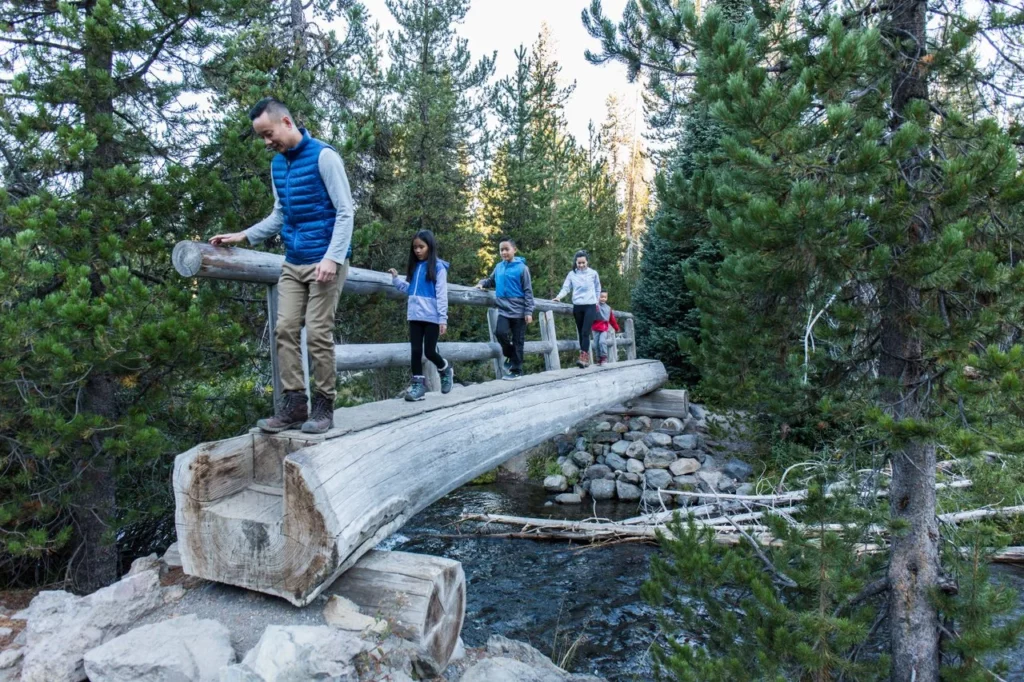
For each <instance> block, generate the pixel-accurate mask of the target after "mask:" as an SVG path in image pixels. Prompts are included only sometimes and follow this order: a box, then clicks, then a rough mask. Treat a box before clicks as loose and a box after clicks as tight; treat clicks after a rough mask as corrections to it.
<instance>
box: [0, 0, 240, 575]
mask: <svg viewBox="0 0 1024 682" xmlns="http://www.w3.org/2000/svg"><path fill="white" fill-rule="evenodd" d="M246 4H247V3H242V2H234V1H233V0H223V1H221V0H209V1H204V2H189V3H179V2H171V3H166V2H161V3H152V2H144V1H141V0H139V1H133V2H117V3H115V2H111V0H87V1H85V2H80V3H74V4H69V3H60V4H58V3H27V2H14V3H7V4H5V5H4V6H3V8H2V9H0V26H2V27H3V29H4V30H3V31H2V32H0V50H2V51H0V60H2V62H3V68H4V69H5V70H7V71H11V70H14V71H15V72H16V74H17V75H16V76H15V77H14V79H13V80H11V81H0V149H2V150H3V161H2V162H0V163H2V171H3V175H4V177H5V179H6V180H5V188H4V189H3V190H0V292H2V294H0V299H2V300H3V301H4V302H5V303H4V314H3V315H2V316H0V340H2V341H0V343H2V346H3V348H4V357H3V359H2V360H0V410H2V413H3V417H2V418H0V441H2V442H3V449H2V450H0V470H2V471H3V472H4V474H3V477H2V478H0V560H2V568H0V570H2V571H3V576H4V582H9V581H18V580H20V576H22V575H23V572H24V571H26V570H28V571H29V573H30V574H31V573H33V572H34V573H35V576H34V577H35V579H37V580H41V581H46V580H52V579H54V578H56V577H57V576H63V575H68V576H70V579H71V582H72V584H73V586H74V587H75V588H76V589H78V590H81V591H88V590H92V589H95V588H97V587H100V586H102V585H104V584H106V583H108V582H110V581H112V580H113V579H114V578H115V577H116V575H117V572H118V568H119V567H118V555H117V548H116V545H115V538H116V536H117V532H118V530H119V528H120V527H121V526H122V525H123V524H125V523H129V522H131V521H133V520H136V519H138V518H140V517H145V516H147V515H149V514H159V513H160V512H161V511H162V510H163V509H165V507H164V506H163V505H165V504H166V502H167V492H166V474H167V471H168V466H169V464H170V461H171V458H172V456H173V454H174V453H176V452H178V451H180V449H181V445H182V443H181V441H179V440H178V438H179V436H180V437H181V439H182V440H188V441H190V444H191V443H192V442H194V440H195V436H197V435H201V434H203V433H204V431H207V430H208V429H210V427H211V426H212V427H213V428H215V429H216V428H218V425H219V428H224V427H225V423H224V422H222V421H220V420H224V419H226V420H227V426H228V428H230V427H231V425H232V423H234V426H235V427H237V426H240V425H241V424H240V421H241V420H238V415H237V414H236V415H235V416H234V417H232V416H231V412H230V411H229V409H228V408H229V407H230V405H231V401H230V398H231V396H221V399H222V400H221V401H220V402H216V403H210V402H209V401H207V400H206V398H207V397H208V394H207V393H206V392H205V390H204V382H205V381H208V380H211V379H213V378H214V377H218V376H220V372H221V371H222V370H223V371H224V372H225V376H224V378H230V377H231V376H232V374H231V372H232V369H233V368H232V363H231V362H230V361H229V360H228V359H227V358H229V357H230V355H229V354H228V353H226V352H224V351H225V350H227V349H228V348H230V347H233V346H235V344H237V343H238V340H239V338H238V337H239V333H240V329H239V327H238V326H237V325H236V324H233V323H232V322H230V318H225V317H222V316H221V315H220V314H219V313H218V312H217V308H218V306H219V304H218V303H217V302H216V301H215V300H214V297H213V296H211V295H210V294H209V293H207V292H205V291H203V290H199V291H193V290H191V289H190V288H189V287H188V286H187V285H186V283H185V282H183V281H182V280H181V279H180V278H178V277H177V275H175V274H174V273H173V270H172V269H171V268H170V262H169V261H170V253H171V248H172V247H173V245H174V243H175V241H176V240H177V239H179V238H185V237H187V236H191V232H190V228H189V225H188V224H187V223H186V221H185V219H184V218H183V215H182V211H181V209H180V207H181V206H182V205H185V204H187V203H188V196H189V194H190V193H191V192H192V191H193V190H194V189H195V187H194V185H193V180H194V178H193V176H192V175H191V173H190V171H189V170H188V168H187V167H185V166H183V165H181V162H182V161H183V160H184V159H185V158H186V156H187V155H188V154H190V153H192V152H193V151H194V150H193V149H191V148H190V146H189V145H190V144H191V142H192V140H194V139H195V137H196V132H197V131H196V130H195V128H194V125H193V119H192V117H191V113H192V111H191V108H190V107H189V106H188V105H187V104H186V103H185V100H184V99H183V96H184V95H185V94H187V93H188V92H189V91H190V89H192V88H194V87H195V86H196V84H197V83H199V82H200V80H201V79H200V76H201V71H202V67H203V66H204V65H205V64H206V63H207V62H208V60H209V58H210V55H211V54H213V53H216V52H217V50H218V49H219V45H220V44H222V41H223V40H225V39H226V37H227V36H226V34H227V33H228V32H230V31H231V30H232V29H233V27H234V26H236V25H237V22H241V21H244V20H245V18H246V15H245V12H246ZM225 398H227V399H228V400H226V401H225V400H224V399H225ZM198 413H202V414H203V415H204V416H201V417H197V414H198ZM243 418H244V416H243ZM65 569H66V572H65ZM40 572H41V573H40Z"/></svg>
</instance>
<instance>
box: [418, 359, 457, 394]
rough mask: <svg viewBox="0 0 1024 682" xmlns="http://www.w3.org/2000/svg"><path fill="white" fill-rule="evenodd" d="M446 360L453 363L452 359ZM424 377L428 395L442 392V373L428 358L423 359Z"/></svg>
mask: <svg viewBox="0 0 1024 682" xmlns="http://www.w3.org/2000/svg"><path fill="white" fill-rule="evenodd" d="M445 359H446V360H448V362H451V359H449V358H445ZM423 377H424V380H425V381H426V384H427V392H428V393H437V392H439V391H440V390H441V373H440V372H438V371H437V367H435V366H434V363H432V362H431V361H430V360H427V358H426V356H424V358H423Z"/></svg>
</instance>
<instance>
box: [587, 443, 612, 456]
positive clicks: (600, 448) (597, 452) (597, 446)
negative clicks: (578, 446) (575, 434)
mask: <svg viewBox="0 0 1024 682" xmlns="http://www.w3.org/2000/svg"><path fill="white" fill-rule="evenodd" d="M606 452H608V446H607V445H604V444H602V443H594V444H593V445H591V446H590V454H592V455H593V456H594V457H604V453H606Z"/></svg>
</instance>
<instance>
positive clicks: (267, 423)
mask: <svg viewBox="0 0 1024 682" xmlns="http://www.w3.org/2000/svg"><path fill="white" fill-rule="evenodd" d="M308 414H309V412H308V408H307V407H306V394H305V393H304V392H303V391H285V393H284V400H283V401H282V404H281V409H280V410H278V411H277V413H276V414H274V416H273V417H268V418H267V419H261V420H259V421H258V422H256V426H258V427H259V428H260V430H261V431H266V432H267V433H280V432H281V431H284V430H286V429H297V428H299V427H300V426H302V422H304V421H306V418H307V416H308Z"/></svg>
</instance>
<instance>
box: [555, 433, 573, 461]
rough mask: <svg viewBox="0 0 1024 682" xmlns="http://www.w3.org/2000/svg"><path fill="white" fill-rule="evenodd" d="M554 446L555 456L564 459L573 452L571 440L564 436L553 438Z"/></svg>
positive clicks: (559, 435)
mask: <svg viewBox="0 0 1024 682" xmlns="http://www.w3.org/2000/svg"><path fill="white" fill-rule="evenodd" d="M552 442H553V443H554V444H555V454H557V455H558V456H559V457H565V456H567V455H568V454H569V453H571V452H572V451H573V447H574V446H575V443H574V442H573V439H572V438H570V437H569V436H566V435H565V434H558V435H557V436H555V437H554V439H553V441H552Z"/></svg>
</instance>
